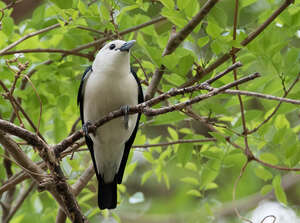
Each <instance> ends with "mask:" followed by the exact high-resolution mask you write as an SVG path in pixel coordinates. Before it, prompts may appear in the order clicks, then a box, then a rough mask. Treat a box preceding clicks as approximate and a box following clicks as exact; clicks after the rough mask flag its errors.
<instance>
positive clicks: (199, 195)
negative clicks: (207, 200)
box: [187, 189, 202, 197]
mask: <svg viewBox="0 0 300 223" xmlns="http://www.w3.org/2000/svg"><path fill="white" fill-rule="evenodd" d="M187 194H188V195H192V196H195V197H202V195H201V193H200V191H198V190H195V189H192V190H189V191H188V192H187Z"/></svg>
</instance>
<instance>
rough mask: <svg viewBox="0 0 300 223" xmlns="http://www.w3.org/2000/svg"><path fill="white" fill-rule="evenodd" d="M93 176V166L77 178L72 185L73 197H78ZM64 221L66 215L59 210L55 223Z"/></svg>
mask: <svg viewBox="0 0 300 223" xmlns="http://www.w3.org/2000/svg"><path fill="white" fill-rule="evenodd" d="M94 174H95V170H94V166H93V165H90V166H89V167H88V168H87V169H86V170H85V171H84V172H83V174H82V175H81V176H80V177H79V179H78V180H77V181H76V183H74V184H73V185H72V191H73V193H74V196H78V195H79V193H80V192H81V191H82V190H83V189H84V188H85V186H86V185H87V184H88V182H89V181H90V180H91V179H92V177H93V176H94ZM65 221H66V215H65V213H64V211H63V210H62V209H59V211H58V214H57V217H56V223H64V222H65Z"/></svg>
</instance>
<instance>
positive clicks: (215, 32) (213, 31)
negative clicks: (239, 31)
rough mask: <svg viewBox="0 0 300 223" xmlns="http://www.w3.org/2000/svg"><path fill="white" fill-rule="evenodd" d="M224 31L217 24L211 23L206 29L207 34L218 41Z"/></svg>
mask: <svg viewBox="0 0 300 223" xmlns="http://www.w3.org/2000/svg"><path fill="white" fill-rule="evenodd" d="M222 31H223V29H222V28H220V27H219V26H218V25H217V24H216V23H214V22H212V21H209V22H208V25H207V27H206V33H207V34H208V35H209V36H211V37H212V38H213V39H216V38H217V37H218V36H220V34H221V32H222Z"/></svg>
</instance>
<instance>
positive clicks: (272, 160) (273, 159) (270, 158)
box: [259, 153, 278, 165]
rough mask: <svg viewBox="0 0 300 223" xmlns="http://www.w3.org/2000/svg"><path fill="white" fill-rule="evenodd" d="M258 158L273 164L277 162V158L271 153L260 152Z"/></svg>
mask: <svg viewBox="0 0 300 223" xmlns="http://www.w3.org/2000/svg"><path fill="white" fill-rule="evenodd" d="M259 158H260V159H261V160H262V161H265V162H267V163H270V164H273V165H276V164H277V163H278V158H277V157H276V156H275V155H274V154H272V153H262V154H260V156H259Z"/></svg>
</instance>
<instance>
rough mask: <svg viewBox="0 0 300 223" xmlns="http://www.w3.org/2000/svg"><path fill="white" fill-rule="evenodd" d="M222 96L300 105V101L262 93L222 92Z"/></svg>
mask: <svg viewBox="0 0 300 223" xmlns="http://www.w3.org/2000/svg"><path fill="white" fill-rule="evenodd" d="M222 94H231V95H246V96H252V97H258V98H262V99H267V100H273V101H280V102H285V103H290V104H295V105H300V100H295V99H289V98H282V97H277V96H273V95H270V94H262V93H258V92H252V91H242V90H226V91H224V92H222Z"/></svg>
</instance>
